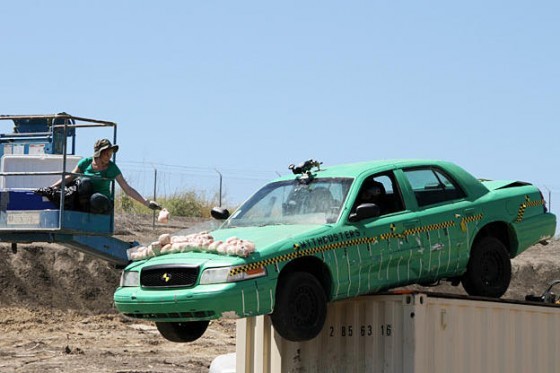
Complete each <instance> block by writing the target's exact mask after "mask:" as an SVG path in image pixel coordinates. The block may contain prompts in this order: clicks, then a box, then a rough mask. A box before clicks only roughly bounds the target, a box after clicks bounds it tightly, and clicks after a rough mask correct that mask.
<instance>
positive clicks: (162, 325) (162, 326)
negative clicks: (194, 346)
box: [156, 321, 210, 343]
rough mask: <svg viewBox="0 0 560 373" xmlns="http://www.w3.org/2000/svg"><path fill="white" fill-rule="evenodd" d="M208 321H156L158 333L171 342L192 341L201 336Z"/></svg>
mask: <svg viewBox="0 0 560 373" xmlns="http://www.w3.org/2000/svg"><path fill="white" fill-rule="evenodd" d="M209 323H210V322H209V321H186V322H156V326H157V329H158V330H159V332H160V334H161V335H162V336H163V337H164V338H165V339H167V340H168V341H171V342H179V343H185V342H193V341H196V340H197V339H198V338H200V337H202V335H203V334H204V332H205V331H206V328H208V324H209Z"/></svg>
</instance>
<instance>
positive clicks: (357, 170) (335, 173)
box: [279, 159, 458, 180]
mask: <svg viewBox="0 0 560 373" xmlns="http://www.w3.org/2000/svg"><path fill="white" fill-rule="evenodd" d="M417 166H444V168H449V167H451V168H457V167H458V166H456V165H455V164H453V163H451V162H446V161H438V160H426V159H391V160H375V161H368V162H358V163H347V164H340V165H332V166H331V165H321V169H320V171H317V169H316V168H313V169H312V174H313V175H314V176H315V177H350V178H356V177H358V176H360V175H361V174H363V173H364V172H368V173H371V172H380V171H386V170H391V169H395V168H403V167H417ZM293 178H294V175H292V174H290V175H286V176H284V177H281V178H280V179H279V180H286V179H293Z"/></svg>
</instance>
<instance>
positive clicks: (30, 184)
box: [0, 113, 136, 267]
mask: <svg viewBox="0 0 560 373" xmlns="http://www.w3.org/2000/svg"><path fill="white" fill-rule="evenodd" d="M0 121H11V122H12V123H13V125H14V127H13V132H12V133H9V134H0V242H5V243H11V244H12V248H13V249H14V250H16V249H17V244H18V243H33V242H48V243H57V244H60V245H64V246H67V247H70V248H72V249H77V250H79V251H82V252H85V253H87V254H91V255H94V256H97V257H99V258H102V259H104V260H107V261H109V262H111V263H113V264H115V265H116V266H119V267H121V266H125V265H126V264H128V263H129V259H128V256H127V249H129V248H131V247H132V246H134V245H135V244H136V243H131V242H125V241H122V240H119V239H117V238H115V237H112V235H113V232H114V215H113V214H110V215H102V214H92V213H89V212H82V211H74V210H70V209H65V208H64V206H65V200H64V198H65V196H64V193H62V194H61V198H60V203H54V202H52V201H50V200H49V199H47V198H46V197H44V196H41V195H40V194H38V193H36V192H35V191H36V190H37V189H39V188H45V187H48V186H50V185H52V184H53V183H54V182H56V181H57V180H59V179H61V178H62V180H63V184H62V189H64V187H65V185H64V178H65V177H66V175H70V174H72V170H73V169H74V167H75V165H76V164H77V162H78V161H79V159H80V158H81V157H79V156H76V154H75V149H76V130H77V129H79V128H87V127H109V128H111V129H112V132H113V143H116V140H117V138H116V137H117V124H116V123H114V122H108V121H102V120H96V119H89V118H81V117H76V116H72V115H69V114H66V113H61V114H52V115H0ZM69 143H70V144H69ZM114 192H115V186H114V183H113V186H112V193H113V196H114Z"/></svg>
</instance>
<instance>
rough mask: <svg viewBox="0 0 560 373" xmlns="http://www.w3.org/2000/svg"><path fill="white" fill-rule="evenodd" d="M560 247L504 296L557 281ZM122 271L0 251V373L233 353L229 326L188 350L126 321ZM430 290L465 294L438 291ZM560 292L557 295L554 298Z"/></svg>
mask: <svg viewBox="0 0 560 373" xmlns="http://www.w3.org/2000/svg"><path fill="white" fill-rule="evenodd" d="M123 219H124V218H120V219H117V222H116V227H117V229H116V235H117V237H119V238H121V239H124V240H138V241H139V242H143V243H146V242H150V241H152V240H153V239H154V238H156V237H157V236H158V235H159V234H161V233H164V232H177V231H180V230H183V229H187V230H185V231H184V232H188V231H195V232H198V231H201V230H205V229H206V228H211V227H207V226H205V225H204V223H201V222H193V221H183V222H179V223H174V224H175V225H171V226H165V227H161V226H159V227H156V229H155V230H153V229H152V226H151V223H149V222H148V223H138V222H139V221H142V220H141V219H138V217H128V218H126V220H123ZM559 268H560V241H553V242H552V243H551V244H550V245H548V246H542V245H537V246H534V247H532V248H531V249H529V250H527V251H526V252H525V253H523V254H522V255H520V256H519V257H518V258H516V259H514V261H513V279H512V284H511V286H510V289H509V290H508V292H507V293H506V295H505V296H504V298H509V299H519V300H521V299H524V297H525V295H526V294H530V293H535V294H540V293H541V292H542V291H543V290H544V289H545V288H546V284H548V283H549V282H550V281H552V280H554V279H559V278H560V271H559ZM119 275H120V271H119V270H117V269H115V268H113V267H112V266H111V265H110V264H108V263H106V262H104V261H102V260H98V259H95V258H93V257H91V256H88V255H84V254H82V253H79V252H76V251H73V250H70V249H66V248H63V247H61V246H58V245H55V244H40V245H38V244H32V245H19V246H18V249H17V252H15V253H14V252H13V251H12V249H11V247H10V246H9V245H5V244H4V245H0V335H1V338H0V372H2V373H5V372H37V373H39V372H41V373H43V372H113V373H115V372H118V373H136V372H208V369H209V367H210V363H211V362H212V360H213V359H214V358H215V357H216V356H218V355H222V354H226V353H230V352H235V321H232V320H219V321H214V322H211V324H210V327H209V329H208V331H207V332H206V333H205V334H204V336H203V337H202V338H200V339H199V340H197V341H196V342H193V343H189V344H181V343H172V342H168V341H167V340H165V339H164V338H162V337H161V336H160V335H159V333H158V331H157V329H156V328H155V326H154V324H153V323H149V322H143V321H139V320H131V319H127V318H125V317H123V316H121V315H120V314H118V313H117V312H116V311H115V310H114V308H113V305H112V295H113V291H114V289H115V287H116V286H117V285H118V282H119ZM429 290H432V291H438V292H453V293H459V294H464V291H463V290H462V288H461V287H460V286H459V287H451V286H450V285H441V286H438V287H436V288H431V289H429ZM558 291H559V292H560V289H559V290H558Z"/></svg>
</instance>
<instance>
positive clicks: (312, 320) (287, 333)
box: [271, 272, 327, 342]
mask: <svg viewBox="0 0 560 373" xmlns="http://www.w3.org/2000/svg"><path fill="white" fill-rule="evenodd" d="M326 316H327V296H326V294H325V291H324V289H323V287H322V286H321V283H320V282H319V280H317V278H316V277H315V276H313V275H311V274H309V273H307V272H294V273H290V274H288V275H287V276H286V277H285V278H283V279H282V280H281V281H280V283H279V284H278V289H277V291H276V304H275V306H274V312H273V313H272V315H271V318H272V325H274V329H276V331H277V332H278V334H280V335H281V336H282V337H283V338H285V339H287V340H289V341H294V342H296V341H307V340H309V339H312V338H314V337H316V336H317V334H319V332H320V331H321V329H323V325H324V324H325V318H326Z"/></svg>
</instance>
